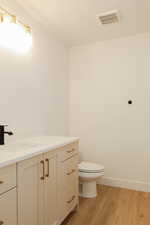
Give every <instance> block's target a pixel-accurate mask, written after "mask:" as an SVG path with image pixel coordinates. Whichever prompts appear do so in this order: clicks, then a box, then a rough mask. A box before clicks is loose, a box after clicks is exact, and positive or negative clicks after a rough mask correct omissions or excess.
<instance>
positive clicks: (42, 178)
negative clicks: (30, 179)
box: [40, 160, 45, 180]
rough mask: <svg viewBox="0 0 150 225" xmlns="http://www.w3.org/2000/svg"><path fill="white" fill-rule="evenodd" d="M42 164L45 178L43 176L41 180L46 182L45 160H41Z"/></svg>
mask: <svg viewBox="0 0 150 225" xmlns="http://www.w3.org/2000/svg"><path fill="white" fill-rule="evenodd" d="M40 163H41V164H42V169H43V176H41V180H44V178H45V164H44V160H41V162H40Z"/></svg>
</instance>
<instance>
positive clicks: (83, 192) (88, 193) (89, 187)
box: [79, 181, 97, 198]
mask: <svg viewBox="0 0 150 225" xmlns="http://www.w3.org/2000/svg"><path fill="white" fill-rule="evenodd" d="M79 196H81V197H83V198H95V197H96V196H97V185H96V181H91V182H88V181H86V182H85V181H84V182H80V187H79Z"/></svg>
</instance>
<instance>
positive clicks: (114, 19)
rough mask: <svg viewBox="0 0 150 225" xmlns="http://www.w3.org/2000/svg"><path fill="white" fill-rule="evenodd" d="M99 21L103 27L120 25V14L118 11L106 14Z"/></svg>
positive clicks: (100, 16)
mask: <svg viewBox="0 0 150 225" xmlns="http://www.w3.org/2000/svg"><path fill="white" fill-rule="evenodd" d="M99 20H100V22H101V24H102V25H106V24H112V23H119V20H120V18H119V12H118V11H117V10H114V11H111V12H106V13H103V14H101V15H99Z"/></svg>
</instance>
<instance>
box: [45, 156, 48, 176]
mask: <svg viewBox="0 0 150 225" xmlns="http://www.w3.org/2000/svg"><path fill="white" fill-rule="evenodd" d="M45 161H46V162H47V173H46V175H45V176H46V177H49V159H45Z"/></svg>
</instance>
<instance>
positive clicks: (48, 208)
mask: <svg viewBox="0 0 150 225" xmlns="http://www.w3.org/2000/svg"><path fill="white" fill-rule="evenodd" d="M37 141H38V144H36V143H37ZM21 146H22V149H21ZM11 147H12V149H10V146H7V147H3V148H2V149H0V150H1V151H0V225H3V224H4V225H17V224H18V225H27V224H29V225H59V224H61V222H62V221H63V220H64V219H65V218H66V217H67V215H68V214H69V213H70V212H71V211H73V210H75V209H76V207H77V206H78V139H77V138H70V137H68V138H66V137H43V138H41V144H40V138H37V139H34V140H33V139H32V141H31V140H30V141H29V140H28V143H26V142H24V143H17V144H14V145H11ZM19 149H20V150H19ZM12 153H13V154H12Z"/></svg>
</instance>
